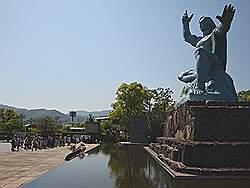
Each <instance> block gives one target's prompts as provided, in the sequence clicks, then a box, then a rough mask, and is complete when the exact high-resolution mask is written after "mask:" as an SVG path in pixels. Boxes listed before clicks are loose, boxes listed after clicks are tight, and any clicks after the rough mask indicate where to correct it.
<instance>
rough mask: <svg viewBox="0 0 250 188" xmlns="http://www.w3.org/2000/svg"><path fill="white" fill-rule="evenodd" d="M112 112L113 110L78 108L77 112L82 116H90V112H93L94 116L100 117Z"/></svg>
mask: <svg viewBox="0 0 250 188" xmlns="http://www.w3.org/2000/svg"><path fill="white" fill-rule="evenodd" d="M110 112H111V110H101V111H93V112H88V111H84V110H78V111H76V114H77V115H80V116H89V114H91V115H93V116H94V117H100V116H108V115H109V113H110Z"/></svg>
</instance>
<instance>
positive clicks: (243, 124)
mask: <svg viewBox="0 0 250 188" xmlns="http://www.w3.org/2000/svg"><path fill="white" fill-rule="evenodd" d="M164 136H166V137H174V138H181V139H186V140H195V141H213V142H214V141H219V142H224V141H232V142H239V141H246V142H248V141H250V103H249V102H215V101H207V102H206V101H197V102H196V101H188V102H187V103H185V104H183V105H182V106H180V107H179V108H177V109H176V110H175V111H172V112H170V113H169V114H168V120H167V123H166V126H165V131H164Z"/></svg>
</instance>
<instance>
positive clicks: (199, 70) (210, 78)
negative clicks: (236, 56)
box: [178, 4, 237, 103]
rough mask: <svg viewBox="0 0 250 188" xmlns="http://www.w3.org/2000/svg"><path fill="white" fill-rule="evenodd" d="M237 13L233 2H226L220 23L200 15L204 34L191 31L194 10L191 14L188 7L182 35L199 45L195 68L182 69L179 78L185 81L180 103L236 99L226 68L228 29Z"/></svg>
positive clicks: (183, 18) (184, 16)
mask: <svg viewBox="0 0 250 188" xmlns="http://www.w3.org/2000/svg"><path fill="white" fill-rule="evenodd" d="M234 14H235V8H234V6H232V5H231V4H230V5H226V6H225V7H224V10H223V13H222V15H221V16H216V18H217V19H218V20H219V21H220V24H219V25H218V26H216V25H215V23H214V21H213V20H212V18H210V17H204V16H203V17H201V18H200V19H199V24H200V29H201V31H202V33H203V36H196V35H193V34H191V32H190V29H189V23H190V21H191V20H192V18H193V16H194V14H192V15H191V16H190V17H189V16H188V13H187V10H186V11H185V13H184V15H183V17H182V24H183V37H184V40H185V41H186V42H188V43H189V44H191V45H192V46H194V47H195V48H196V51H195V59H196V69H195V70H188V71H185V72H182V73H181V74H180V75H179V76H178V79H179V80H180V81H182V82H185V83H186V84H187V85H186V86H185V87H184V89H183V91H182V95H181V99H180V101H179V103H183V102H185V101H186V100H216V101H217V100H219V101H236V100H237V95H236V91H235V88H234V85H233V80H232V78H231V77H230V75H228V74H227V73H226V72H225V71H226V64H227V32H228V31H229V29H230V26H231V23H232V20H233V17H234Z"/></svg>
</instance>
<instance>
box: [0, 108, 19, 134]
mask: <svg viewBox="0 0 250 188" xmlns="http://www.w3.org/2000/svg"><path fill="white" fill-rule="evenodd" d="M23 128H24V127H23V124H22V117H21V115H20V114H18V113H17V112H16V111H15V110H13V109H0V130H1V131H3V132H4V133H12V132H18V131H22V130H23Z"/></svg>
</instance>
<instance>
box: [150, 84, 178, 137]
mask: <svg viewBox="0 0 250 188" xmlns="http://www.w3.org/2000/svg"><path fill="white" fill-rule="evenodd" d="M150 93H151V99H150V101H149V108H148V109H149V111H148V113H147V117H148V120H149V129H150V133H151V138H153V139H154V138H156V137H157V136H162V133H163V123H164V122H165V121H166V118H167V116H166V113H167V112H168V111H169V110H172V109H173V107H174V102H173V99H172V97H171V95H172V94H173V92H172V90H171V89H170V88H161V87H159V88H157V89H152V90H150Z"/></svg>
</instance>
